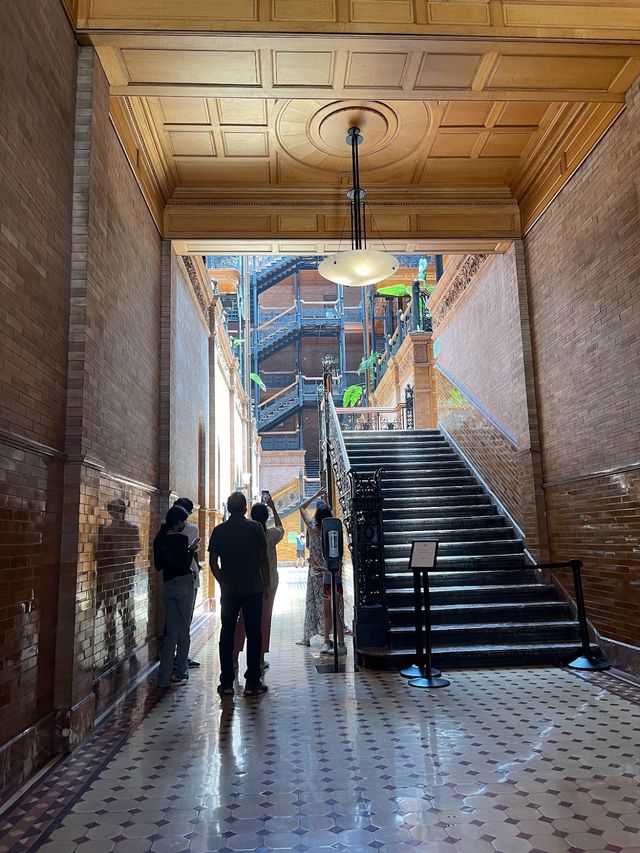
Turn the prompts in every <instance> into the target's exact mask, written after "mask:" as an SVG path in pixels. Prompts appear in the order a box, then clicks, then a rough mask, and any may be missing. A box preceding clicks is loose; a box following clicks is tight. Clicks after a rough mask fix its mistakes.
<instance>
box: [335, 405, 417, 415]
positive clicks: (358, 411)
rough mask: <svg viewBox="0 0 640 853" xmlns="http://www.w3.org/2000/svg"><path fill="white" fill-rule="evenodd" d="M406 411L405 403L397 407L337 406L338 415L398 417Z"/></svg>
mask: <svg viewBox="0 0 640 853" xmlns="http://www.w3.org/2000/svg"><path fill="white" fill-rule="evenodd" d="M402 409H404V403H396V405H395V406H335V410H336V414H338V415H368V414H372V415H397V414H398V412H401V411H402Z"/></svg>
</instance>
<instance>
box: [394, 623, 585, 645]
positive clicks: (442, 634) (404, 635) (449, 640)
mask: <svg viewBox="0 0 640 853" xmlns="http://www.w3.org/2000/svg"><path fill="white" fill-rule="evenodd" d="M390 634H391V636H390V641H391V647H392V648H401V649H402V648H405V649H406V648H411V646H412V645H414V637H415V629H414V628H410V627H394V628H391V632H390ZM578 636H579V634H578V623H577V622H573V621H570V620H568V619H562V620H557V621H547V622H506V623H501V622H478V623H467V624H464V625H434V626H433V627H432V629H431V640H432V648H433V650H434V651H436V650H438V649H439V648H441V647H443V646H446V647H451V646H458V645H467V644H474V645H475V644H478V645H489V644H491V645H493V644H503V643H506V642H509V643H516V644H517V643H536V642H542V643H549V642H577V641H578Z"/></svg>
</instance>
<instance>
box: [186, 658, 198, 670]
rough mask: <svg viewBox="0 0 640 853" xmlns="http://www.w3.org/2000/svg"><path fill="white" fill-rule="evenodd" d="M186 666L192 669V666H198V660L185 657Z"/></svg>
mask: <svg viewBox="0 0 640 853" xmlns="http://www.w3.org/2000/svg"><path fill="white" fill-rule="evenodd" d="M187 666H188V667H189V669H194V667H196V666H200V661H199V660H194V659H193V658H187Z"/></svg>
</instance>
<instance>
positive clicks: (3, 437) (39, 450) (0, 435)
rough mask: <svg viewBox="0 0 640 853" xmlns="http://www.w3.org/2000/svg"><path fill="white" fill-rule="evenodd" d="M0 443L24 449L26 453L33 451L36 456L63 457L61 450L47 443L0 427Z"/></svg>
mask: <svg viewBox="0 0 640 853" xmlns="http://www.w3.org/2000/svg"><path fill="white" fill-rule="evenodd" d="M0 443H2V444H6V445H8V446H9V447H15V448H16V449H17V450H25V451H27V453H34V454H35V455H36V456H50V457H53V458H55V459H64V458H65V453H64V451H63V450H58V449H57V448H55V447H50V446H49V445H48V444H42V443H41V442H40V441H35V440H34V439H33V438H27V437H26V436H24V435H18V433H15V432H10V431H9V430H6V429H2V428H0Z"/></svg>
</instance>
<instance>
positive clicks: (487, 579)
mask: <svg viewBox="0 0 640 853" xmlns="http://www.w3.org/2000/svg"><path fill="white" fill-rule="evenodd" d="M385 579H386V584H387V587H388V588H389V589H391V588H393V587H394V586H396V587H403V588H408V587H411V588H413V572H409V571H399V572H398V571H387V572H385ZM534 581H537V577H536V575H535V569H534V567H533V566H522V567H521V568H520V567H519V568H517V569H494V570H489V569H488V570H487V571H482V572H478V571H473V570H471V571H468V572H447V571H434V572H429V586H430V588H436V587H452V586H453V587H462V586H465V585H468V586H482V585H485V586H487V585H489V586H491V585H493V586H495V585H499V584H503V585H506V586H512V585H514V584H517V583H525V584H531V583H533V582H534Z"/></svg>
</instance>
